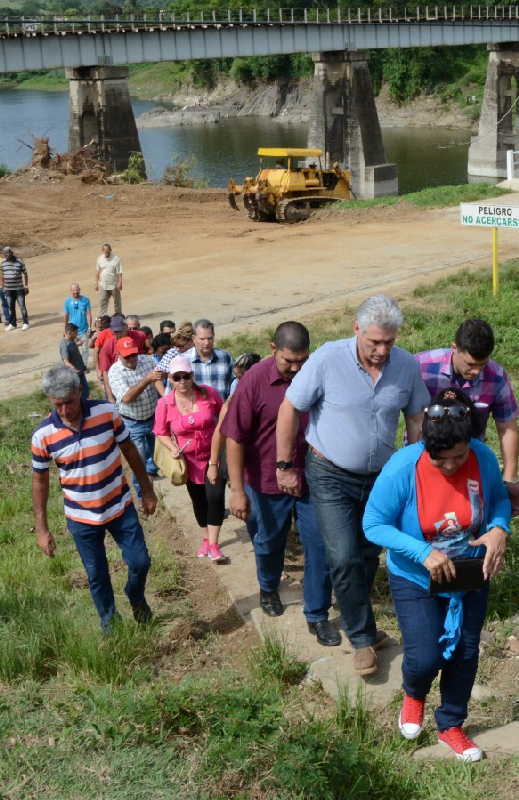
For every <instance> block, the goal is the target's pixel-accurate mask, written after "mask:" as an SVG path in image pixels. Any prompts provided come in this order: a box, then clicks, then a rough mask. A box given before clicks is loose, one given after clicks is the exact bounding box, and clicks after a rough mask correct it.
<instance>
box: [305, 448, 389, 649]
mask: <svg viewBox="0 0 519 800" xmlns="http://www.w3.org/2000/svg"><path fill="white" fill-rule="evenodd" d="M306 478H307V481H308V485H309V487H310V495H311V498H312V500H313V502H314V505H315V510H316V513H317V519H318V521H319V526H320V528H321V534H322V537H323V539H324V544H325V547H326V557H327V561H328V565H329V567H330V577H331V579H332V584H333V588H334V591H335V597H336V598H337V603H338V604H339V608H340V610H341V617H342V625H343V627H344V630H345V631H346V634H347V636H348V638H349V640H350V642H351V644H352V646H353V647H354V648H360V647H368V646H369V645H372V644H374V642H375V639H376V635H377V626H376V624H375V617H374V615H373V609H372V607H371V601H370V599H369V595H370V592H371V588H372V586H373V581H374V579H375V574H376V572H377V567H378V557H379V554H380V547H377V545H374V544H372V543H371V542H368V540H367V539H366V537H365V536H364V531H363V530H362V516H363V514H364V508H365V505H366V501H367V499H368V495H369V493H370V491H371V488H372V486H373V483H374V482H375V478H376V475H357V474H356V473H353V472H348V471H347V470H344V469H341V468H340V467H336V466H335V464H332V462H331V461H328V460H327V459H325V458H319V457H318V456H316V455H314V453H312V451H311V450H309V451H308V455H307V459H306Z"/></svg>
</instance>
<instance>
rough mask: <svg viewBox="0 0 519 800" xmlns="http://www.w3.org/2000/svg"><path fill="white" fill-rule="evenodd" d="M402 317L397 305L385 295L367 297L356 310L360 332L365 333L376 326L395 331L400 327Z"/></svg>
mask: <svg viewBox="0 0 519 800" xmlns="http://www.w3.org/2000/svg"><path fill="white" fill-rule="evenodd" d="M403 321H404V315H403V314H402V312H401V311H400V308H399V306H398V303H397V302H396V300H393V298H392V297H387V296H386V295H385V294H376V295H374V296H373V297H368V299H367V300H364V302H363V303H361V304H360V306H359V307H358V309H357V322H358V324H359V327H360V329H361V331H366V330H367V328H368V327H369V326H370V325H376V326H377V327H378V328H382V329H383V330H389V331H396V330H398V328H400V326H401V325H402V323H403Z"/></svg>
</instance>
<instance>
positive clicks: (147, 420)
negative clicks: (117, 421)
mask: <svg viewBox="0 0 519 800" xmlns="http://www.w3.org/2000/svg"><path fill="white" fill-rule="evenodd" d="M121 417H122V418H123V419H129V420H130V422H149V421H150V420H151V419H155V414H152V415H151V417H147V418H146V419H135V418H134V417H127V416H126V414H121Z"/></svg>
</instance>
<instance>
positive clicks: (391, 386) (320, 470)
mask: <svg viewBox="0 0 519 800" xmlns="http://www.w3.org/2000/svg"><path fill="white" fill-rule="evenodd" d="M402 322H403V316H402V312H401V311H400V309H399V307H398V305H397V303H396V302H395V301H394V300H392V299H391V298H390V297H386V296H385V295H376V296H375V297H370V298H368V299H367V300H365V301H364V303H362V304H361V306H359V308H358V309H357V316H356V320H355V323H354V332H355V336H353V337H351V338H349V339H340V340H339V341H335V342H327V343H326V344H324V345H323V346H322V347H319V348H318V349H317V350H316V351H315V353H312V355H311V356H310V358H309V359H308V361H307V362H306V364H305V365H304V366H303V367H302V369H301V371H300V372H299V373H298V374H297V375H296V376H295V377H294V380H293V381H292V383H291V385H290V386H289V388H288V389H287V392H286V395H285V399H284V400H283V403H282V404H281V407H280V410H279V416H278V425H277V459H278V462H279V461H281V463H284V462H286V461H290V460H291V453H292V450H293V447H294V441H295V431H296V430H297V427H298V425H299V423H300V420H301V418H302V416H303V415H304V414H306V413H309V423H308V427H307V428H306V441H307V442H308V445H309V447H308V454H307V458H306V477H307V480H308V485H309V487H310V497H311V498H312V501H313V503H314V505H315V508H316V511H317V519H318V521H319V525H320V529H321V533H322V536H323V539H324V544H325V547H326V556H327V561H328V564H329V567H330V575H331V579H332V583H333V588H334V591H335V596H336V598H337V603H338V605H339V607H340V610H341V618H342V625H343V628H344V630H345V632H346V634H347V636H348V638H349V640H350V642H351V645H352V647H353V651H354V653H353V668H354V669H355V671H356V672H357V673H358V674H359V675H372V674H373V673H375V672H376V671H377V668H378V665H377V653H376V651H377V650H378V649H379V648H380V647H383V646H384V645H385V644H387V643H388V638H389V637H388V635H387V634H386V633H384V631H381V630H378V629H377V625H376V621H375V616H374V613H373V608H372V606H371V600H370V593H371V588H372V586H373V581H374V579H375V575H376V572H377V568H378V558H379V555H380V548H378V547H377V546H376V545H373V544H372V543H371V542H368V541H367V540H366V538H365V536H364V532H363V530H362V515H363V513H364V508H365V505H366V501H367V499H368V495H369V493H370V491H371V489H372V487H373V484H374V483H375V479H376V477H377V475H378V474H379V472H380V470H381V469H382V467H383V466H384V464H385V463H386V461H388V459H389V458H390V456H392V455H393V453H394V451H395V440H396V435H397V430H398V423H399V420H400V414H401V412H403V414H404V417H405V423H406V431H407V436H408V439H409V441H410V442H416V441H417V440H418V438H419V436H420V431H421V423H422V418H423V409H424V407H425V406H426V405H427V401H428V394H427V390H426V388H425V386H424V385H423V382H422V380H421V378H420V373H419V370H418V366H417V364H416V362H415V360H414V358H413V356H412V355H411V354H410V353H407V352H406V351H405V350H402V349H401V348H399V347H396V346H395V339H396V337H397V334H398V329H399V328H400V326H401V325H402ZM277 483H278V486H279V488H280V490H282V491H284V492H287V493H288V494H293V493H294V492H295V491H296V489H297V475H296V474H295V472H294V470H293V469H292V465H291V464H289V467H288V468H287V469H283V470H280V471H278V472H277Z"/></svg>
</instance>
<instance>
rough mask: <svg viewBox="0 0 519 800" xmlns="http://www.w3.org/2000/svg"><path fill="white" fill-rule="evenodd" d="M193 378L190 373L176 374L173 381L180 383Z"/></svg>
mask: <svg viewBox="0 0 519 800" xmlns="http://www.w3.org/2000/svg"><path fill="white" fill-rule="evenodd" d="M192 377H193V376H192V374H191V373H190V372H175V374H174V375H172V376H171V379H172V380H174V381H175V383H178V382H179V381H190V380H191V378H192Z"/></svg>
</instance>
